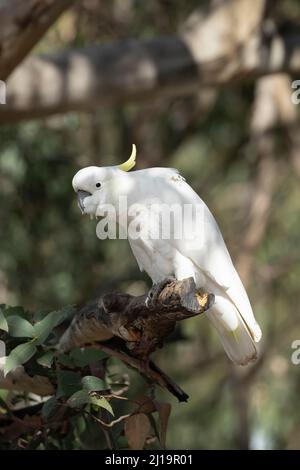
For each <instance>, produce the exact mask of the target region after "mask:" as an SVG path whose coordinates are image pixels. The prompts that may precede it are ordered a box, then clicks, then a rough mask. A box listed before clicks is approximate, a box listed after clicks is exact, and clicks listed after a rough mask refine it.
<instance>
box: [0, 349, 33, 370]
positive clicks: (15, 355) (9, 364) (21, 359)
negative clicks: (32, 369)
mask: <svg viewBox="0 0 300 470" xmlns="http://www.w3.org/2000/svg"><path fill="white" fill-rule="evenodd" d="M36 351H37V349H36V346H35V345H34V344H33V343H32V342H29V343H23V344H19V346H17V347H15V348H14V349H13V350H12V351H11V352H10V354H9V356H8V358H7V359H6V363H5V366H4V375H7V374H8V372H10V371H12V370H14V369H16V368H17V367H18V366H20V365H22V364H25V362H27V361H29V359H31V357H32V356H33V355H34V354H35V353H36Z"/></svg>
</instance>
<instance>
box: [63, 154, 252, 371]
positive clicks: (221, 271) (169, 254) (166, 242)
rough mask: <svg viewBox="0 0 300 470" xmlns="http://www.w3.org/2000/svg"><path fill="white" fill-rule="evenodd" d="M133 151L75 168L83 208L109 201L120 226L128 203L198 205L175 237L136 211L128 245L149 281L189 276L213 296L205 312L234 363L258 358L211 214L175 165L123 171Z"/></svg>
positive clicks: (244, 303)
mask: <svg viewBox="0 0 300 470" xmlns="http://www.w3.org/2000/svg"><path fill="white" fill-rule="evenodd" d="M135 155H136V149H135V146H133V151H132V155H131V157H130V158H129V160H127V162H125V163H123V164H122V165H119V166H110V167H97V166H90V167H87V168H83V169H81V170H80V171H78V173H76V175H75V176H74V178H73V182H72V184H73V188H74V190H75V191H76V193H77V195H78V204H79V206H80V208H81V210H82V212H83V213H85V214H90V215H92V216H97V215H104V214H103V208H104V207H108V206H106V205H111V207H113V208H114V209H115V211H116V216H117V217H118V218H119V219H117V220H119V221H120V220H122V222H121V225H122V224H123V225H124V224H125V225H126V224H127V225H128V226H129V224H130V223H131V222H132V221H133V220H134V218H133V216H132V215H130V207H132V206H134V205H135V204H138V205H139V207H144V208H149V207H152V206H153V207H154V206H155V207H156V208H157V207H160V206H166V205H169V206H172V207H175V206H177V207H178V206H179V207H184V206H186V207H188V206H192V207H193V208H195V207H197V210H198V214H200V218H199V222H198V226H196V227H192V224H191V218H190V219H189V220H188V219H186V220H188V222H187V224H188V227H185V228H188V230H187V231H185V232H184V231H183V235H182V236H180V233H179V234H178V233H177V236H176V237H175V236H172V233H171V234H170V235H171V236H169V237H168V236H164V237H163V236H161V231H160V232H157V231H156V229H158V227H157V226H155V224H156V225H157V224H163V222H161V218H159V219H157V218H155V217H154V218H153V217H149V215H146V216H145V214H144V215H142V213H141V212H139V211H137V212H139V214H140V215H139V217H137V219H138V220H139V224H140V228H141V229H144V230H141V233H140V236H139V237H137V236H133V235H132V234H131V233H130V231H129V232H128V240H129V244H130V246H131V249H132V252H133V254H134V256H135V258H136V260H137V263H138V265H139V267H140V269H141V270H145V271H146V272H147V274H148V275H149V276H150V277H151V279H152V281H153V283H157V282H159V281H162V280H163V279H164V278H167V277H175V278H176V279H178V280H181V279H184V278H188V277H191V276H192V277H193V278H194V280H195V282H196V285H197V287H199V288H202V289H205V290H206V291H207V292H211V293H213V294H214V295H215V303H214V304H213V306H212V307H211V308H210V309H209V310H208V311H207V313H206V316H207V317H208V318H209V320H210V321H211V323H212V324H213V325H214V326H215V328H216V329H217V331H218V333H219V335H220V338H221V341H222V344H223V347H224V349H225V351H226V353H227V355H228V356H229V358H230V359H231V360H232V361H233V362H235V363H236V364H240V365H246V364H248V363H249V362H250V361H253V360H255V359H256V357H257V347H256V344H255V343H257V342H258V341H259V340H260V338H261V330H260V327H259V325H258V323H257V322H256V321H255V318H254V315H253V312H252V308H251V305H250V302H249V299H248V296H247V293H246V291H245V288H244V286H243V284H242V282H241V280H240V278H239V275H238V273H237V271H236V270H235V268H234V266H233V263H232V260H231V257H230V255H229V253H228V250H227V248H226V245H225V243H224V240H223V237H222V234H221V232H220V229H219V227H218V225H217V223H216V221H215V219H214V217H213V215H212V214H211V212H210V210H209V209H208V207H207V206H206V205H205V203H204V202H203V201H202V199H201V198H200V197H199V196H198V194H196V193H195V191H194V190H193V189H192V188H191V187H190V186H189V185H188V184H187V183H186V182H185V180H184V178H182V177H181V176H180V175H179V172H178V171H177V170H175V169H172V168H149V169H145V170H138V171H133V172H130V173H128V171H129V170H130V169H131V168H133V166H134V165H135ZM125 197H126V202H127V205H124V204H122V208H121V209H120V198H123V200H124V198H125ZM199 208H200V209H201V210H200V212H199ZM156 211H157V209H156ZM121 212H122V213H121ZM124 212H126V213H124ZM133 212H134V211H133ZM107 213H108V212H107ZM146 213H147V212H146ZM195 213H196V212H195ZM126 216H128V217H126ZM174 217H175V216H174ZM193 217H194V218H195V215H194V216H192V219H193ZM102 220H103V219H102ZM124 220H125V222H124ZM158 220H159V221H158ZM181 220H182V219H181ZM197 220H198V219H197ZM173 221H174V224H173V226H172V227H173V230H175V226H176V224H177V222H180V221H179V219H178V220H176V217H175V219H173ZM184 223H185V222H184ZM169 227H171V224H170V225H169ZM172 227H171V229H170V230H171V231H172ZM160 228H161V227H160ZM154 232H155V234H156V235H155V236H153V233H154ZM158 233H159V234H160V235H158V236H157V234H158ZM181 233H182V232H181ZM191 234H192V235H191ZM167 235H168V234H167Z"/></svg>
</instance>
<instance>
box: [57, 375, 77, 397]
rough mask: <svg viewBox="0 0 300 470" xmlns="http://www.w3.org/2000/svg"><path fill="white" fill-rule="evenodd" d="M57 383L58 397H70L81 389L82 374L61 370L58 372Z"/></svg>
mask: <svg viewBox="0 0 300 470" xmlns="http://www.w3.org/2000/svg"><path fill="white" fill-rule="evenodd" d="M57 383H58V387H57V392H56V397H57V398H60V397H63V396H67V397H69V396H70V395H73V393H75V392H77V391H78V390H80V389H81V375H80V374H79V373H77V372H72V371H69V370H59V371H58V372H57Z"/></svg>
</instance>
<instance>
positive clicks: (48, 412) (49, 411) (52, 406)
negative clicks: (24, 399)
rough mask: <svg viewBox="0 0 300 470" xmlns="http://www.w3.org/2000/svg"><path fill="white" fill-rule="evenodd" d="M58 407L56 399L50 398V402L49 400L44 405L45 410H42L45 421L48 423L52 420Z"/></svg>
mask: <svg viewBox="0 0 300 470" xmlns="http://www.w3.org/2000/svg"><path fill="white" fill-rule="evenodd" d="M58 406H59V403H58V401H57V400H56V398H55V397H51V398H49V400H47V401H46V402H45V403H44V405H43V408H42V417H43V419H44V421H48V419H49V418H51V416H53V414H54V412H55V410H56V408H57V407H58Z"/></svg>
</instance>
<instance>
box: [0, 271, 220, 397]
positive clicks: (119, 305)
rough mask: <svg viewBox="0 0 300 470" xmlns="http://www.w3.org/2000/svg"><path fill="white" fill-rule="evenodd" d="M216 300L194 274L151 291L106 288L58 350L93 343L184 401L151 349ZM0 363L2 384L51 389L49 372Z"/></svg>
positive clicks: (13, 387) (69, 330) (82, 313)
mask: <svg viewBox="0 0 300 470" xmlns="http://www.w3.org/2000/svg"><path fill="white" fill-rule="evenodd" d="M213 302H214V296H213V294H207V293H202V292H200V291H199V290H198V289H197V288H196V285H195V282H194V280H193V278H188V279H184V280H182V281H176V280H175V279H165V280H163V281H162V282H160V283H158V284H156V285H155V286H154V287H153V288H152V289H151V290H150V292H149V293H148V295H142V296H138V297H135V296H132V295H128V294H121V293H111V294H105V295H104V296H102V297H100V298H99V299H97V300H96V301H94V302H91V303H89V304H88V305H86V306H85V307H83V308H82V309H81V310H80V311H79V312H78V313H77V315H75V317H74V318H73V320H72V322H71V324H70V326H69V327H68V328H67V330H66V331H65V332H64V334H63V335H62V336H61V338H60V341H59V344H58V346H57V352H58V353H60V352H68V351H69V350H71V349H72V348H74V347H80V346H89V345H91V344H93V346H94V347H95V346H96V347H98V348H99V349H102V350H103V351H104V352H106V353H107V354H108V355H109V356H112V357H116V358H117V359H120V360H121V361H123V362H124V363H125V364H127V365H129V366H130V367H132V368H134V369H136V370H138V371H139V373H141V374H142V375H143V376H144V377H145V378H146V379H147V380H148V381H150V382H151V383H156V384H158V385H160V386H161V387H163V388H165V389H167V390H169V391H170V392H171V393H172V394H173V395H174V396H176V397H177V398H178V400H179V401H186V400H187V398H188V396H187V394H186V393H185V392H184V391H183V390H182V389H181V388H180V387H179V386H178V385H176V384H175V383H174V382H173V380H172V379H170V378H169V377H168V376H167V375H166V374H165V373H164V372H163V371H162V370H160V369H159V368H158V367H157V366H156V365H155V364H154V362H153V361H151V359H150V355H151V354H152V353H153V352H154V351H155V350H156V349H157V348H159V347H162V345H163V342H164V340H165V338H166V337H167V336H168V335H169V334H170V333H171V332H172V331H173V329H174V327H175V324H176V322H177V321H180V320H184V319H186V318H189V317H193V316H195V315H200V314H201V313H203V312H205V311H206V310H208V309H209V308H210V306H211V305H212V304H213ZM2 362H3V364H2V365H1V364H0V388H5V389H11V390H24V391H31V392H34V393H37V394H39V395H51V394H53V393H54V387H53V386H52V384H51V383H50V381H49V380H48V379H47V378H46V377H39V376H34V377H30V376H29V375H27V374H26V372H25V370H24V368H23V367H18V368H17V369H15V370H14V371H12V372H10V373H8V375H7V377H5V378H4V373H3V369H4V362H5V361H3V360H2Z"/></svg>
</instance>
